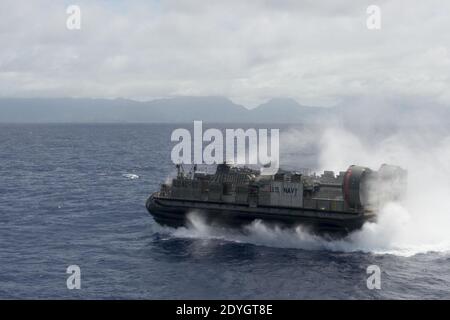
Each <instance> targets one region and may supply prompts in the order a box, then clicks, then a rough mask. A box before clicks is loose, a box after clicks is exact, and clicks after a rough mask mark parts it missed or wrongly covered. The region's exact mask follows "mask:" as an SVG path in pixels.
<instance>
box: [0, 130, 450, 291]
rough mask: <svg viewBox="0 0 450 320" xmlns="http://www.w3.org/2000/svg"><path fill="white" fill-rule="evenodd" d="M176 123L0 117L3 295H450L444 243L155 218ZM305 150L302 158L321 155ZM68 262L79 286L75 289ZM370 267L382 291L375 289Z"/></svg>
mask: <svg viewBox="0 0 450 320" xmlns="http://www.w3.org/2000/svg"><path fill="white" fill-rule="evenodd" d="M186 126H187V127H188V128H190V127H191V126H192V124H187V125H186ZM175 127H176V126H175V125H163V124H158V125H156V124H145V125H144V124H116V125H106V124H103V125H102V124H91V125H81V124H71V125H67V124H66V125H63V124H39V125H30V124H28V125H25V124H24V125H6V124H3V125H0V298H4V299H5V298H6V299H14V298H19V299H22V298H38V299H49V298H61V299H108V298H113V299H186V298H188V299H196V298H199V299H270V298H272V299H317V298H324V299H391V298H393V299H408V298H419V299H422V298H423V299H432V298H437V299H449V298H450V291H449V288H450V255H449V253H448V247H447V246H445V245H443V247H439V246H437V245H436V246H431V247H429V248H428V247H427V248H425V249H422V250H417V249H414V250H413V249H411V247H409V246H406V247H402V246H401V244H400V245H398V244H397V245H395V246H394V245H393V246H390V243H386V242H383V243H382V245H378V246H377V245H374V243H373V242H368V243H366V242H364V239H363V240H361V238H362V237H364V235H365V233H362V234H359V235H357V236H354V237H353V238H351V239H346V240H342V241H335V242H332V241H331V242H328V241H325V240H323V239H319V238H315V237H313V236H310V235H308V234H306V233H304V232H303V231H302V230H301V229H297V230H290V231H280V230H272V229H268V228H267V227H266V226H264V224H262V223H260V222H255V223H254V224H253V225H251V226H249V227H248V228H247V230H246V232H245V233H241V232H238V231H237V230H224V229H220V228H219V229H212V228H210V227H209V226H207V225H205V224H203V223H202V221H201V219H199V218H198V217H196V216H195V215H194V216H192V226H191V227H189V228H180V229H171V228H163V227H160V226H158V225H157V224H155V222H154V221H153V219H152V217H151V216H150V215H149V214H148V213H147V211H146V209H145V206H144V203H145V200H146V198H147V197H148V195H149V194H150V193H151V192H153V191H156V190H157V189H158V186H159V184H160V183H161V182H163V181H165V179H166V177H167V176H168V175H170V174H171V173H173V171H174V170H173V169H174V168H173V165H172V163H171V161H170V151H171V146H172V145H173V144H172V143H171V142H170V134H171V132H172V130H173V129H174V128H175ZM285 129H286V128H285ZM286 130H288V129H286ZM302 150H304V152H303V153H302V154H300V155H297V156H298V157H300V156H301V157H302V159H303V160H304V161H303V162H302V163H301V166H307V165H311V164H313V163H314V162H315V161H317V159H318V156H317V150H316V149H315V147H314V146H306V147H305V148H302ZM283 152H284V154H288V155H289V153H292V152H293V151H292V150H284V151H283ZM282 157H283V154H282ZM290 165H293V164H292V163H290ZM374 228H375V229H376V228H377V226H368V230H369V231H367V232H369V235H370V230H372V229H374ZM389 232H390V233H395V232H396V229H395V228H393V229H392V230H389ZM373 235H374V234H372V235H371V236H373ZM376 235H377V233H375V236H376ZM358 241H360V242H358ZM361 241H362V242H361ZM414 248H417V247H414ZM69 265H78V266H79V267H80V269H81V289H80V290H68V289H67V286H66V280H67V277H68V276H69V275H68V274H67V273H66V269H67V267H68V266H69ZM369 265H378V266H379V267H380V269H381V271H382V272H381V289H380V290H369V289H368V288H367V286H366V280H367V277H368V274H367V273H366V269H367V267H368V266H369Z"/></svg>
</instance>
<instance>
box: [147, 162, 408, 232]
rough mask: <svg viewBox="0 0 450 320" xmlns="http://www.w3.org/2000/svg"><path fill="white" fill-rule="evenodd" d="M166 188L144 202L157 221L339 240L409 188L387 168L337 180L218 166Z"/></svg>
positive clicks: (357, 170) (397, 171) (353, 169)
mask: <svg viewBox="0 0 450 320" xmlns="http://www.w3.org/2000/svg"><path fill="white" fill-rule="evenodd" d="M177 169H178V170H177V176H176V177H175V178H174V179H173V180H172V181H171V183H164V184H162V185H161V189H160V190H159V191H157V192H155V193H153V194H152V195H151V196H150V197H149V198H148V200H147V202H146V207H147V210H148V211H149V213H150V214H151V215H152V216H153V217H154V219H155V221H156V222H158V223H159V224H162V225H168V226H172V227H179V226H185V225H186V224H187V222H188V219H187V215H188V214H189V213H190V212H196V213H198V214H200V215H201V216H202V217H203V218H204V219H205V222H206V223H209V224H220V225H232V226H242V225H246V224H250V223H251V222H253V221H255V220H261V221H263V222H265V223H268V224H272V225H279V226H297V225H301V226H303V227H304V228H306V229H308V230H310V231H311V232H313V233H317V234H330V235H341V234H347V233H349V232H351V231H354V230H357V229H360V228H361V227H362V226H363V224H364V223H365V222H366V221H376V217H377V212H378V210H379V208H381V206H382V205H383V204H384V203H387V202H389V201H397V200H399V199H400V198H401V197H402V196H403V193H404V190H405V187H406V176H407V173H406V171H405V170H403V169H401V168H400V167H397V166H392V165H386V164H383V165H382V166H381V167H380V169H379V170H378V171H373V170H371V169H369V168H366V167H361V166H355V165H352V166H350V167H349V168H348V169H347V171H342V172H340V173H339V174H338V175H335V174H334V172H332V171H325V172H324V173H323V174H321V175H316V174H302V173H299V172H292V171H284V170H279V171H278V172H277V173H276V174H274V175H261V174H260V171H258V170H254V169H250V168H246V167H233V166H230V165H229V164H226V163H224V164H219V165H217V168H216V172H215V173H214V174H208V173H205V172H197V171H196V166H194V169H193V171H192V172H190V173H185V172H184V170H183V168H182V167H181V166H180V165H177Z"/></svg>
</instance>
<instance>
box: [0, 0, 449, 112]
mask: <svg viewBox="0 0 450 320" xmlns="http://www.w3.org/2000/svg"><path fill="white" fill-rule="evenodd" d="M69 5H78V6H79V7H80V9H81V29H80V30H69V29H68V28H67V27H66V20H67V19H68V18H69V15H68V14H67V13H66V9H67V7H68V6H69ZM369 5H377V6H379V8H380V9H381V28H380V29H378V30H369V29H368V28H367V26H366V20H367V18H368V17H369V14H367V12H366V10H367V7H368V6H369ZM449 12H450V1H445V0H442V1H436V0H431V1H419V0H408V1H401V0H397V1H395V0H391V1H384V0H379V1H365V0H362V1H332V0H326V1H314V0H307V1H297V0H286V1H283V0H277V1H275V0H274V1H270V0H259V1H256V0H249V1H238V0H227V1H217V0H207V1H206V0H192V1H190V0H183V1H181V0H179V1H174V0H164V1H162V0H160V1H144V0H133V1H119V0H110V1H106V0H103V1H98V0H86V1H58V0H35V1H27V0H2V1H1V2H0V48H1V49H0V97H96V98H116V97H123V98H130V99H137V100H150V99H155V98H162V97H173V96H225V97H228V98H230V99H232V100H233V101H234V102H236V103H240V104H243V105H245V106H247V107H253V106H256V105H258V104H260V103H262V102H265V101H267V100H268V99H270V98H274V97H287V98H293V99H295V100H297V101H298V102H299V103H301V104H305V105H318V106H332V105H336V104H339V103H342V102H345V101H348V100H349V99H354V98H358V97H364V98H367V97H369V98H370V97H377V98H379V97H380V96H383V97H386V96H388V97H400V98H402V99H403V98H404V99H414V98H416V97H417V98H421V99H423V98H425V99H426V100H427V101H433V102H436V103H440V104H445V105H446V104H450V52H449V44H450V32H449V30H450V18H449V16H448V13H449Z"/></svg>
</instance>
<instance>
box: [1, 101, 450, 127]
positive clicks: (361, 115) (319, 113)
mask: <svg viewBox="0 0 450 320" xmlns="http://www.w3.org/2000/svg"><path fill="white" fill-rule="evenodd" d="M436 119H437V120H439V121H442V120H443V119H445V120H446V121H448V122H450V111H449V108H444V107H441V106H429V105H426V106H421V105H420V104H419V105H418V104H414V105H410V104H407V105H405V104H402V103H397V102H395V103H379V104H376V105H373V104H371V105H368V104H367V103H366V102H364V101H350V102H349V103H347V104H341V105H338V106H336V107H332V108H324V107H313V106H304V105H300V104H299V103H297V102H296V101H295V100H293V99H288V98H276V99H271V100H269V101H268V102H266V103H263V104H261V105H259V106H258V107H256V108H254V109H251V110H249V109H247V108H245V107H243V106H242V105H239V104H235V103H233V102H232V101H231V100H229V99H227V98H224V97H175V98H167V99H157V100H152V101H146V102H140V101H134V100H128V99H87V98H30V99H27V98H1V99H0V122H2V123H127V122H128V123H177V122H192V121H194V120H202V121H204V122H216V123H311V122H312V123H319V124H320V123H326V122H329V121H343V122H351V123H366V122H373V121H377V122H381V123H391V122H399V121H401V122H404V123H408V122H417V121H425V122H433V121H435V120H436ZM430 120H432V121H430Z"/></svg>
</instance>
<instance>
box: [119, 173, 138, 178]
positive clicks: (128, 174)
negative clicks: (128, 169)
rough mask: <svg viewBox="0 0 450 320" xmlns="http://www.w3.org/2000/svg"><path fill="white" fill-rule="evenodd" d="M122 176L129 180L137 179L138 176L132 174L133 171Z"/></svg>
mask: <svg viewBox="0 0 450 320" xmlns="http://www.w3.org/2000/svg"><path fill="white" fill-rule="evenodd" d="M122 177H125V178H128V179H130V180H136V179H139V176H138V175H137V174H133V173H125V174H123V175H122Z"/></svg>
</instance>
